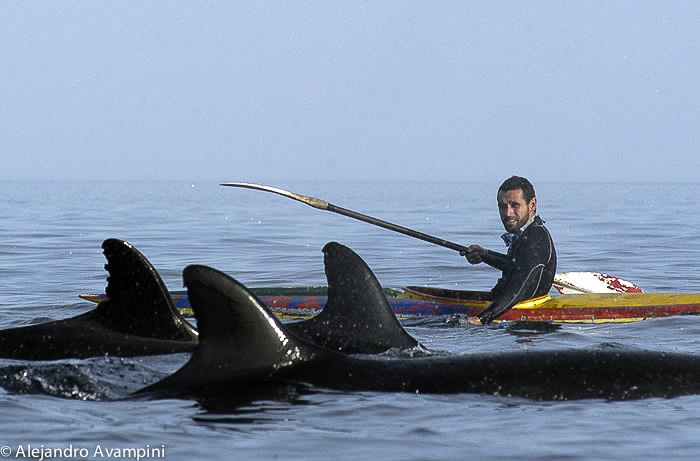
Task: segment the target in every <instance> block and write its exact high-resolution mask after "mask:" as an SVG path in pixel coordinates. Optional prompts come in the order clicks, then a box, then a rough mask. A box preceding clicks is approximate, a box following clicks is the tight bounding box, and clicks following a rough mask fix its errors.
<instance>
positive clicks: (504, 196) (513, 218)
mask: <svg viewBox="0 0 700 461" xmlns="http://www.w3.org/2000/svg"><path fill="white" fill-rule="evenodd" d="M536 209H537V197H533V198H532V200H530V203H527V202H526V201H525V195H524V194H523V190H522V189H515V190H507V191H500V192H499V193H498V212H499V214H500V215H501V221H502V222H503V227H504V228H505V229H506V231H507V232H515V231H517V230H518V229H520V228H521V227H523V226H524V225H525V224H526V223H527V222H528V221H529V220H530V219H531V218H533V217H534V216H535V210H536Z"/></svg>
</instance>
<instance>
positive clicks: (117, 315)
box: [0, 239, 420, 360]
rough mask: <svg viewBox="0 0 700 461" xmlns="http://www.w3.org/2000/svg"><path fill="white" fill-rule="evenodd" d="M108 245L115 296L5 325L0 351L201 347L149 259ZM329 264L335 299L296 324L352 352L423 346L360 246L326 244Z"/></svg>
mask: <svg viewBox="0 0 700 461" xmlns="http://www.w3.org/2000/svg"><path fill="white" fill-rule="evenodd" d="M102 248H103V249H104V255H105V258H106V259H107V264H106V265H105V270H107V272H108V273H109V276H108V277H107V282H108V283H107V287H106V294H107V298H108V299H107V300H106V301H103V302H101V303H100V304H99V305H98V306H97V308H95V309H94V310H92V311H90V312H87V313H85V314H82V315H79V316H76V317H73V318H69V319H64V320H58V321H54V322H48V323H43V324H39V325H30V326H25V327H18V328H11V329H6V330H0V357H4V358H12V359H23V360H57V359H63V358H87V357H93V356H100V355H105V354H109V355H116V356H137V355H157V354H170V353H178V352H191V351H192V350H194V348H195V346H196V344H197V341H198V333H197V330H196V329H195V328H194V327H193V326H192V325H190V324H189V323H188V322H187V321H186V320H185V319H184V318H183V317H182V316H181V315H180V314H179V312H178V311H177V308H176V307H175V305H174V304H173V301H172V298H171V296H170V294H169V293H168V290H167V288H166V286H165V284H164V282H163V280H162V279H161V277H160V275H159V274H158V272H157V271H156V269H155V268H154V267H153V265H152V264H151V263H150V262H149V261H148V259H146V257H145V256H144V255H143V254H141V252H139V251H138V250H137V249H136V248H135V247H134V246H133V245H131V244H130V243H128V242H125V241H122V240H118V239H107V240H105V241H104V242H103V244H102ZM324 265H325V271H326V276H327V279H328V287H329V291H328V302H327V304H326V306H325V308H324V309H323V310H322V311H321V312H320V313H319V314H318V315H316V316H315V317H313V318H311V319H308V320H303V321H299V322H294V323H290V324H288V328H289V329H290V330H291V331H293V332H295V334H297V335H298V336H301V337H304V338H306V339H307V340H309V341H311V342H314V343H317V344H320V345H323V346H326V347H329V348H333V349H337V350H339V351H344V352H348V353H379V352H384V351H386V350H387V349H390V348H397V349H409V348H415V347H418V346H420V345H419V344H418V342H417V341H416V340H415V339H413V338H412V337H411V336H410V335H409V334H408V333H407V332H406V331H405V330H404V329H403V327H401V325H400V323H399V321H398V320H397V319H396V316H395V315H394V313H393V311H392V310H391V306H390V305H389V302H388V300H387V299H386V296H385V294H384V292H383V289H382V287H381V285H380V284H379V281H377V279H376V277H375V276H374V274H373V272H372V270H371V269H370V268H369V266H367V264H366V263H365V262H364V261H363V260H362V258H360V257H359V256H358V255H357V254H356V253H355V252H353V251H352V250H350V249H349V248H347V247H343V246H342V245H327V246H326V247H324ZM329 325H335V326H336V328H329V327H328V326H329ZM378 325H379V327H378ZM338 326H341V327H338ZM358 330H363V332H362V334H358Z"/></svg>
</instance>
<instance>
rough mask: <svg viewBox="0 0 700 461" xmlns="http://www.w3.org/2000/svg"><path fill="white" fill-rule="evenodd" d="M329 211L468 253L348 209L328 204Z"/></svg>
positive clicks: (443, 240) (444, 242) (421, 233)
mask: <svg viewBox="0 0 700 461" xmlns="http://www.w3.org/2000/svg"><path fill="white" fill-rule="evenodd" d="M325 209H326V210H328V211H332V212H333V213H338V214H342V215H343V216H347V217H349V218H353V219H358V220H360V221H364V222H366V223H369V224H374V225H375V226H379V227H383V228H385V229H389V230H391V231H394V232H400V233H402V234H404V235H408V236H409V237H414V238H417V239H420V240H423V241H425V242H429V243H433V244H435V245H440V246H441V247H445V248H449V249H450V250H455V251H459V252H466V251H467V247H465V246H464V245H460V244H458V243H454V242H450V241H449V240H445V239H441V238H439V237H434V236H432V235H428V234H424V233H423V232H420V231H417V230H413V229H409V228H408V227H404V226H400V225H398V224H394V223H390V222H387V221H384V220H382V219H378V218H374V217H372V216H367V215H365V214H362V213H358V212H357V211H353V210H348V209H347V208H343V207H340V206H337V205H333V204H332V203H329V204H328V207H327V208H325Z"/></svg>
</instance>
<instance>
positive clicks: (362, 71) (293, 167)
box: [0, 0, 700, 183]
mask: <svg viewBox="0 0 700 461" xmlns="http://www.w3.org/2000/svg"><path fill="white" fill-rule="evenodd" d="M0 56H1V58H0V88H1V90H0V98H1V100H0V156H1V158H2V168H1V169H0V171H1V172H2V173H1V174H0V177H1V178H4V179H47V178H56V179H77V178H119V179H123V178H134V179H140V178H153V179H186V180H194V179H197V180H203V179H206V180H209V179H211V180H212V181H219V180H238V181H253V182H267V183H275V182H280V181H285V180H296V179H312V180H316V179H326V178H327V179H334V180H336V179H352V180H364V179H366V180H381V179H386V180H397V179H404V178H406V179H409V178H410V179H428V180H436V179H448V180H456V181H473V180H495V181H498V180H501V179H502V178H503V177H505V176H506V175H510V174H512V173H518V174H523V175H527V176H529V177H531V179H533V180H535V181H543V180H547V179H559V180H574V181H589V180H590V181H595V180H662V181H669V180H693V181H694V180H698V179H699V176H698V169H699V168H698V167H700V160H698V157H699V154H700V139H699V136H698V131H699V129H700V4H698V2H695V1H687V2H684V1H651V2H644V1H622V2H620V1H618V2H616V1H578V2H573V1H480V2H471V1H457V2H451V1H421V2H415V1H404V0H401V1H330V0H329V1H317V2H315V1H314V2H312V1H220V2H214V1H171V0H168V1H151V0H149V1H138V2H137V1H111V2H101V1H87V0H86V1H79V2H76V1H65V0H62V1H45V2H41V1H36V2H24V1H19V0H16V1H10V0H0Z"/></svg>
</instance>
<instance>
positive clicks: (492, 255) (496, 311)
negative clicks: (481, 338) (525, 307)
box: [462, 176, 557, 325]
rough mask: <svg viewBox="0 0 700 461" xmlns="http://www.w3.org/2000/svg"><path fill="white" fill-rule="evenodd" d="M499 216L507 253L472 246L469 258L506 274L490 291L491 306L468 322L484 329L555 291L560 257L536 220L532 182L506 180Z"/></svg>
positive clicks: (500, 194) (540, 223)
mask: <svg viewBox="0 0 700 461" xmlns="http://www.w3.org/2000/svg"><path fill="white" fill-rule="evenodd" d="M497 200H498V212H499V214H500V215H501V221H502V222H503V227H504V228H505V230H506V233H505V234H503V235H502V238H503V240H504V241H505V242H506V246H507V247H508V253H507V254H502V253H497V252H495V251H491V250H487V249H485V248H482V247H480V246H479V245H471V246H470V247H469V248H468V249H467V252H466V254H464V253H462V255H463V256H466V257H467V261H469V262H470V263H471V264H478V263H481V262H484V263H486V264H488V265H489V266H493V267H495V268H496V269H499V270H501V271H502V272H503V275H502V277H501V278H500V279H499V280H498V283H497V284H496V286H495V287H493V289H492V290H491V298H490V299H491V300H492V303H491V304H490V305H489V306H488V307H487V308H486V309H484V311H482V312H481V313H479V315H478V316H476V317H469V318H468V319H467V322H469V323H471V324H474V325H484V324H487V323H489V322H491V321H493V320H494V319H495V318H497V317H499V316H501V315H503V314H504V313H505V312H506V311H508V310H509V309H510V308H512V307H513V306H514V305H516V304H517V303H519V302H520V301H523V300H525V299H530V298H534V297H537V296H543V295H545V294H547V293H548V292H549V290H550V289H551V288H552V282H553V281H554V274H555V273H556V270H557V253H556V251H555V249H554V242H553V241H552V237H551V236H550V235H549V231H548V230H547V228H546V227H544V221H542V219H540V217H539V216H537V197H535V188H534V187H533V186H532V184H531V183H530V181H528V180H527V179H525V178H523V177H520V176H513V177H511V178H508V179H506V180H505V181H504V182H503V184H501V187H499V188H498V193H497Z"/></svg>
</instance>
